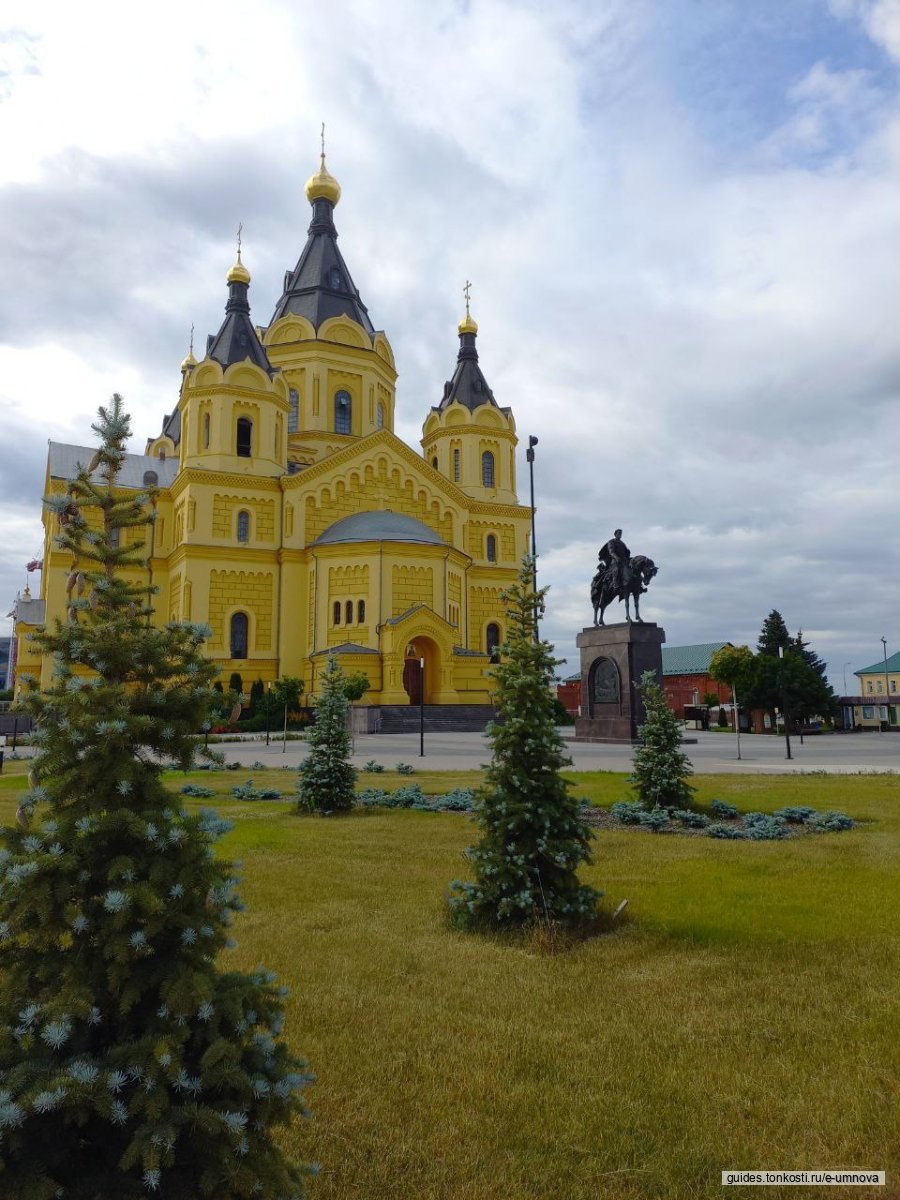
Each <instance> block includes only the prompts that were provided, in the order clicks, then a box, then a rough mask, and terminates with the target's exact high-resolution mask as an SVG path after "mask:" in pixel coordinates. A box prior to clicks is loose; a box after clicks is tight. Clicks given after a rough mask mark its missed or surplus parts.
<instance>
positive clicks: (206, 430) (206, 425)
mask: <svg viewBox="0 0 900 1200" xmlns="http://www.w3.org/2000/svg"><path fill="white" fill-rule="evenodd" d="M203 449H204V450H208V449H209V413H204V414H203Z"/></svg>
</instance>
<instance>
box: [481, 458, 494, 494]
mask: <svg viewBox="0 0 900 1200" xmlns="http://www.w3.org/2000/svg"><path fill="white" fill-rule="evenodd" d="M481 483H482V485H483V486H484V487H488V488H492V487H493V486H494V456H493V454H491V452H490V450H485V452H484V454H482V456H481Z"/></svg>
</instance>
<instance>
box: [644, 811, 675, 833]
mask: <svg viewBox="0 0 900 1200" xmlns="http://www.w3.org/2000/svg"><path fill="white" fill-rule="evenodd" d="M638 824H639V825H641V826H643V828H644V829H649V830H650V832H651V833H660V832H661V831H662V830H663V829H665V828H666V826H667V825H668V824H669V814H668V813H667V812H666V810H665V809H664V808H652V809H651V810H650V811H649V812H642V813H641V815H640V816H639V817H638Z"/></svg>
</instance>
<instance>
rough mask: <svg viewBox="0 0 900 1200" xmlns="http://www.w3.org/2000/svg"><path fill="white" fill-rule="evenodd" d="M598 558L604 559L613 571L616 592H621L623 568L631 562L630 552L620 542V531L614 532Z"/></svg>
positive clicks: (623, 576) (623, 580)
mask: <svg viewBox="0 0 900 1200" xmlns="http://www.w3.org/2000/svg"><path fill="white" fill-rule="evenodd" d="M600 557H601V559H603V558H605V559H606V561H607V562H608V563H609V565H610V566H611V567H613V569H614V570H615V581H616V590H617V591H622V589H623V588H624V587H625V568H626V567H627V566H628V564H629V563H630V561H631V551H630V550H629V549H628V547H627V546H626V545H625V543H624V542H623V541H622V530H621V529H617V530H616V531H615V533H614V534H613V536H612V537H611V538H610V539H609V541H608V542H607V543H606V545H605V546H604V547H603V549H602V550H601V551H600Z"/></svg>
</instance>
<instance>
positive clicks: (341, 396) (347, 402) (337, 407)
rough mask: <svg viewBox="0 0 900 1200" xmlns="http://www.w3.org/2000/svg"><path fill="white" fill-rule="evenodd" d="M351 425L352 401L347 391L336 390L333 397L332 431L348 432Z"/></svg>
mask: <svg viewBox="0 0 900 1200" xmlns="http://www.w3.org/2000/svg"><path fill="white" fill-rule="evenodd" d="M352 425H353V401H352V400H351V398H350V393H349V392H336V393H335V397H334V432H335V433H349V432H350V430H351V427H352Z"/></svg>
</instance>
